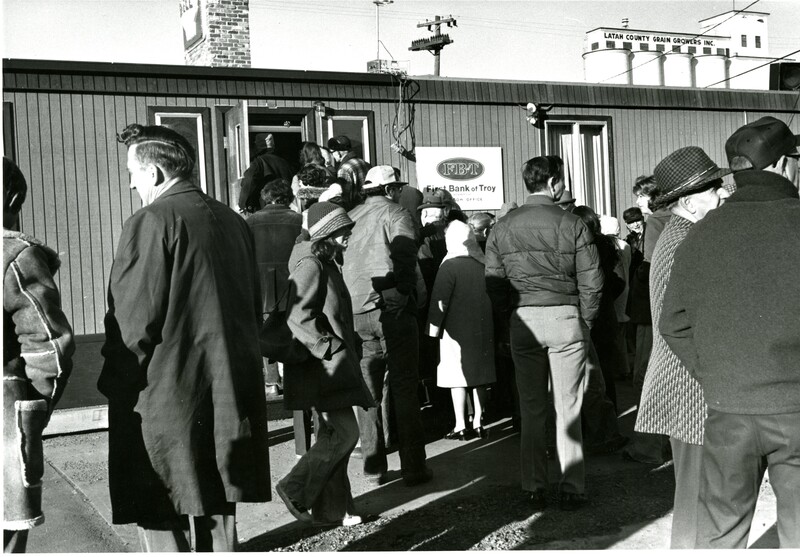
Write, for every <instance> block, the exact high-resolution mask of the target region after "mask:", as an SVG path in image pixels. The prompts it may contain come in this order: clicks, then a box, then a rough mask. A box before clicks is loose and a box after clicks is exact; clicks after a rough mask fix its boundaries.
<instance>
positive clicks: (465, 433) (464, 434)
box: [444, 429, 472, 441]
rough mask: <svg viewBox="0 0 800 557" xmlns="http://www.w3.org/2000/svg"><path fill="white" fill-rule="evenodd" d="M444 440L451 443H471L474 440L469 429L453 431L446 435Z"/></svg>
mask: <svg viewBox="0 0 800 557" xmlns="http://www.w3.org/2000/svg"><path fill="white" fill-rule="evenodd" d="M444 438H445V439H450V440H451V441H469V440H470V439H472V432H471V431H469V430H468V429H462V430H461V431H456V430H453V431H451V432H450V433H447V434H445V436H444Z"/></svg>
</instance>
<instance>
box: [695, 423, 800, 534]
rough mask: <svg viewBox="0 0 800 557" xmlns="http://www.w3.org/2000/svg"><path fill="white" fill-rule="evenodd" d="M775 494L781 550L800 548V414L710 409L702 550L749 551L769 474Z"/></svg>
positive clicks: (703, 485)
mask: <svg viewBox="0 0 800 557" xmlns="http://www.w3.org/2000/svg"><path fill="white" fill-rule="evenodd" d="M767 469H769V482H770V484H771V485H772V489H773V491H774V492H775V499H776V500H777V511H778V538H779V539H780V545H781V548H787V547H800V413H793V414H773V415H761V416H759V415H743V414H727V413H724V412H718V411H716V410H714V409H712V408H709V409H708V416H707V417H706V422H705V438H704V441H703V467H702V472H701V474H700V504H699V506H698V510H697V522H698V526H697V528H698V532H697V547H698V548H744V547H745V546H746V544H747V538H748V536H749V534H750V523H751V522H752V520H753V514H754V513H755V509H756V502H757V500H758V492H759V489H760V487H761V480H762V478H763V476H764V471H765V470H767Z"/></svg>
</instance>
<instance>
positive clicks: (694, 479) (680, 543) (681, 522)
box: [669, 437, 703, 549]
mask: <svg viewBox="0 0 800 557" xmlns="http://www.w3.org/2000/svg"><path fill="white" fill-rule="evenodd" d="M669 442H670V445H671V446H672V462H673V465H674V468H675V500H674V503H673V506H672V535H671V538H670V544H669V548H670V549H694V547H695V541H696V539H697V502H698V499H699V498H700V469H701V468H702V465H703V446H702V445H692V444H691V443H684V442H683V441H679V440H678V439H675V438H674V437H670V438H669Z"/></svg>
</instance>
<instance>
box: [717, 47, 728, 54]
mask: <svg viewBox="0 0 800 557" xmlns="http://www.w3.org/2000/svg"><path fill="white" fill-rule="evenodd" d="M717 54H719V55H720V56H727V55H728V50H727V49H725V48H718V49H717Z"/></svg>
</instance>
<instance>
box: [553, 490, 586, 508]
mask: <svg viewBox="0 0 800 557" xmlns="http://www.w3.org/2000/svg"><path fill="white" fill-rule="evenodd" d="M588 502H589V500H588V499H587V498H586V495H585V494H583V493H561V494H560V495H559V496H558V509H559V510H562V511H577V510H578V509H580V508H581V507H583V506H584V505H586V503H588Z"/></svg>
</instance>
